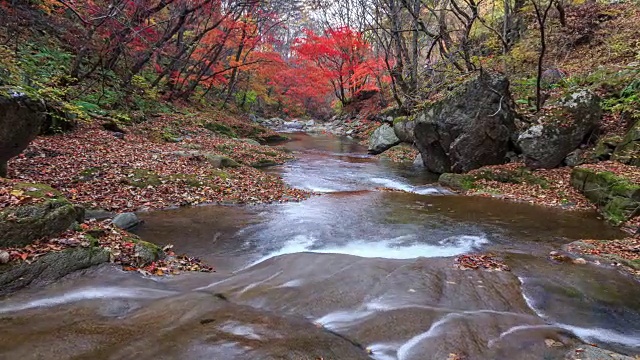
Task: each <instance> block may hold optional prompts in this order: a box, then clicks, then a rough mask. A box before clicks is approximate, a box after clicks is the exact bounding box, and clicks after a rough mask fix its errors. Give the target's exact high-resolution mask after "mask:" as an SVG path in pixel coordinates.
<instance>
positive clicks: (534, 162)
mask: <svg viewBox="0 0 640 360" xmlns="http://www.w3.org/2000/svg"><path fill="white" fill-rule="evenodd" d="M549 108H550V109H553V110H548V111H546V112H544V114H543V115H541V116H540V117H539V118H538V123H537V124H536V125H533V126H531V127H530V128H529V129H527V130H526V131H525V132H523V133H522V134H520V136H519V137H518V147H519V148H520V149H521V150H522V153H523V154H524V157H525V164H526V165H527V167H529V168H531V169H539V168H545V169H551V168H554V167H557V166H558V165H560V164H561V163H562V161H563V160H564V159H565V158H566V157H567V155H568V154H569V153H570V152H572V151H573V150H575V149H576V148H577V147H578V146H579V145H580V144H581V143H582V141H583V140H584V139H585V137H586V136H587V135H588V134H589V133H591V131H593V129H594V128H595V127H596V125H597V124H598V122H599V121H600V118H601V116H602V109H601V108H600V99H599V98H598V96H596V95H595V94H594V93H593V92H591V91H590V90H580V91H577V92H574V93H572V94H570V95H568V96H566V97H564V98H563V99H561V100H559V101H558V102H556V103H555V104H552V105H551V106H550V107H549Z"/></svg>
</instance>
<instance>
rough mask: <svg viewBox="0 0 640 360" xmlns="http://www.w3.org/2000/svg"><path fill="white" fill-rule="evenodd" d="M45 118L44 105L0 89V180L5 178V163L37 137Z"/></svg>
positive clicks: (24, 96)
mask: <svg viewBox="0 0 640 360" xmlns="http://www.w3.org/2000/svg"><path fill="white" fill-rule="evenodd" d="M45 118H46V112H45V106H44V103H43V102H41V101H38V100H32V99H31V98H29V97H28V96H27V95H25V94H22V93H19V92H16V91H14V90H10V89H6V88H0V177H6V176H7V161H8V160H9V159H11V158H12V157H14V156H17V155H19V154H20V153H21V152H22V151H23V150H24V149H26V147H27V146H28V145H29V143H30V142H31V141H33V139H35V138H36V136H38V134H39V133H40V130H41V127H42V125H43V124H44V121H45Z"/></svg>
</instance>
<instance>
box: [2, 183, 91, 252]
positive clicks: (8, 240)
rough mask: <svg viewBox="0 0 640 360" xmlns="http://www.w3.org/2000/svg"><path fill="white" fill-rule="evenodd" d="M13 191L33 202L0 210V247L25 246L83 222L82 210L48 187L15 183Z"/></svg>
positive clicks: (56, 234)
mask: <svg viewBox="0 0 640 360" xmlns="http://www.w3.org/2000/svg"><path fill="white" fill-rule="evenodd" d="M13 191H15V192H17V193H19V194H20V195H19V196H21V197H24V198H25V199H28V198H31V199H32V200H31V201H30V202H27V203H25V204H23V205H19V206H10V207H8V208H5V209H3V210H2V211H0V234H2V235H1V236H0V247H12V246H26V245H29V244H31V243H33V242H34V241H36V240H38V239H40V238H44V237H52V236H58V235H60V234H62V233H63V232H65V231H66V230H67V229H69V227H71V225H73V224H74V223H75V222H82V221H83V217H84V209H82V208H80V207H76V206H74V205H73V204H71V203H70V202H69V201H68V200H67V199H65V198H64V197H63V196H62V195H61V194H60V193H59V192H57V191H56V190H54V189H52V188H51V187H49V186H46V185H39V184H18V185H16V186H15V187H14V190H13Z"/></svg>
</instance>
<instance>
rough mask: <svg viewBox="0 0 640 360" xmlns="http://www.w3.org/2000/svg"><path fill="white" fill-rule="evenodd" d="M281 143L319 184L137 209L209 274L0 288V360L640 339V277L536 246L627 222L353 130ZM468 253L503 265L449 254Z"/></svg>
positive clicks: (87, 278) (599, 233) (636, 348)
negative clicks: (247, 201) (509, 197)
mask: <svg viewBox="0 0 640 360" xmlns="http://www.w3.org/2000/svg"><path fill="white" fill-rule="evenodd" d="M286 146H287V147H288V148H290V149H291V150H293V151H295V152H296V153H297V156H298V158H299V160H297V161H295V162H292V163H290V164H287V165H285V166H282V167H278V168H274V169H270V170H269V171H274V172H278V173H280V174H281V175H282V176H283V177H284V179H285V181H287V182H288V183H289V184H290V185H291V186H294V187H298V188H303V189H308V190H312V191H315V192H318V193H322V195H320V196H314V197H312V198H311V199H309V200H306V201H303V202H301V203H288V204H274V205H260V206H208V207H194V208H182V209H177V210H172V211H162V212H154V213H147V214H141V217H142V218H143V219H144V220H145V224H144V225H143V226H141V227H140V228H139V229H137V230H136V232H137V233H138V234H139V235H140V236H142V237H143V238H144V239H145V240H149V241H153V242H157V243H160V244H163V243H172V244H175V249H176V250H177V252H187V253H190V254H197V255H199V256H200V257H201V258H203V259H204V260H206V261H207V262H208V263H210V264H213V265H215V267H216V269H217V272H216V273H211V274H204V273H197V274H185V275H181V276H176V277H167V278H144V277H141V276H139V275H138V274H135V273H125V272H123V271H120V270H118V269H116V268H114V267H111V266H102V267H98V268H93V269H89V270H86V271H83V272H81V273H76V274H73V275H71V276H69V277H67V278H65V279H63V280H61V281H59V282H57V283H55V284H53V285H51V286H48V287H46V288H41V289H31V290H24V291H22V292H19V293H17V294H15V295H13V296H12V297H10V298H8V299H4V300H2V301H0V358H1V359H137V360H139V359H320V358H322V359H368V358H373V359H400V360H407V359H447V357H448V356H449V354H459V355H464V356H466V358H467V359H562V358H563V356H564V353H566V352H567V350H568V349H569V348H570V347H571V346H574V345H576V344H579V343H580V342H581V341H583V342H587V343H595V344H598V345H599V346H601V347H604V348H608V349H611V350H615V351H618V352H621V353H625V354H637V353H640V300H638V299H640V286H638V284H637V283H636V282H634V281H633V280H631V279H629V278H627V277H625V276H623V275H620V274H619V273H618V272H616V271H613V270H607V269H603V268H597V267H594V266H591V265H573V264H557V263H553V262H550V261H549V260H547V259H546V256H547V254H548V253H549V251H551V250H553V249H556V248H557V247H559V246H560V245H562V244H565V243H568V242H571V241H573V240H575V239H580V238H603V239H604V238H612V237H616V236H619V235H620V234H619V233H618V232H617V230H615V229H613V228H610V227H608V226H607V225H605V224H604V223H603V222H602V221H600V220H597V218H596V215H595V214H593V213H574V212H562V211H558V210H550V209H545V208H540V207H535V206H530V205H527V204H516V203H509V202H504V201H500V200H496V199H488V198H476V197H462V196H456V195H452V194H450V193H448V192H447V191H446V190H444V189H441V188H438V187H437V186H435V185H430V184H433V181H434V179H433V178H432V177H429V176H428V175H426V174H422V173H420V172H419V171H417V170H415V169H411V168H410V167H402V166H398V165H394V164H391V163H386V162H384V161H379V160H376V159H374V158H371V157H369V156H367V155H366V153H365V150H366V149H364V148H362V147H361V146H359V145H357V144H355V143H354V142H352V141H349V140H340V139H337V138H333V137H326V136H310V135H304V134H296V135H293V140H292V141H290V142H288V143H287V144H286ZM381 188H391V189H397V190H402V192H395V191H384V190H381ZM474 251H489V252H493V253H495V254H497V255H499V256H502V257H503V258H504V259H505V260H506V263H507V264H508V265H509V266H510V268H511V269H512V271H510V272H479V271H461V270H457V269H455V268H454V267H453V257H455V256H456V255H458V254H462V253H468V252H474ZM547 339H553V340H555V341H557V342H560V343H562V344H563V346H547V344H545V340H547ZM556 345H560V344H558V343H556Z"/></svg>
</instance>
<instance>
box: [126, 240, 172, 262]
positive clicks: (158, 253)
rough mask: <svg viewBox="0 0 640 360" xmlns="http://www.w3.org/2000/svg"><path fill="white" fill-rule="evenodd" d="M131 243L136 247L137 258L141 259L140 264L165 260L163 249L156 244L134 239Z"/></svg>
mask: <svg viewBox="0 0 640 360" xmlns="http://www.w3.org/2000/svg"><path fill="white" fill-rule="evenodd" d="M131 242H133V243H134V244H136V245H135V253H136V256H137V257H138V258H139V259H140V263H141V264H142V265H144V264H150V263H152V262H155V261H158V260H161V259H164V257H165V254H164V251H162V248H161V247H159V246H158V245H156V244H152V243H150V242H147V241H143V240H140V239H138V238H132V239H131Z"/></svg>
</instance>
